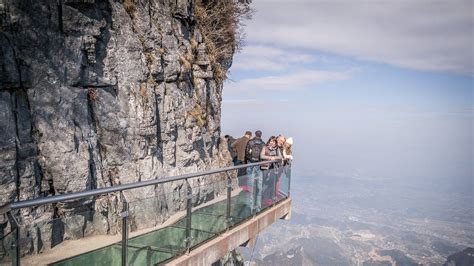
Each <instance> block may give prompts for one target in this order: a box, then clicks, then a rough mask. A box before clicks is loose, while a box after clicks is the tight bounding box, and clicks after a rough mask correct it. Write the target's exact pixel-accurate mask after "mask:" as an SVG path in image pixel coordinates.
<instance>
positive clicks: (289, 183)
mask: <svg viewBox="0 0 474 266" xmlns="http://www.w3.org/2000/svg"><path fill="white" fill-rule="evenodd" d="M287 167H288V171H287V174H286V177H287V179H288V198H289V197H290V191H291V190H290V185H291V161H288V165H287Z"/></svg>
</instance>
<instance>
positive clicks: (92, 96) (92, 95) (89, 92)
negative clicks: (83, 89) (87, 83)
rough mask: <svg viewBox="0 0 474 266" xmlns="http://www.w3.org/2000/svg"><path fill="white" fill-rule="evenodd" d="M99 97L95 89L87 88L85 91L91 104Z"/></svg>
mask: <svg viewBox="0 0 474 266" xmlns="http://www.w3.org/2000/svg"><path fill="white" fill-rule="evenodd" d="M98 98H99V95H98V94H97V90H96V88H89V89H87V99H88V100H89V101H91V102H95V101H97V99H98Z"/></svg>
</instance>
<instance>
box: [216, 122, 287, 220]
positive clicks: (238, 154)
mask: <svg viewBox="0 0 474 266" xmlns="http://www.w3.org/2000/svg"><path fill="white" fill-rule="evenodd" d="M225 138H226V139H227V143H228V145H229V150H230V152H231V155H232V157H233V162H234V165H242V164H249V163H257V162H262V161H273V160H282V161H284V163H285V164H288V163H289V162H290V161H291V160H293V155H292V147H293V138H291V137H290V138H285V136H283V135H278V136H271V137H270V138H269V139H268V140H267V141H266V142H264V141H263V140H262V131H260V130H257V131H255V137H253V138H252V132H250V131H247V132H245V134H244V136H242V137H241V138H238V139H233V138H232V137H231V136H229V135H226V136H225ZM272 168H273V164H262V165H258V166H250V167H247V168H241V169H239V172H238V176H239V177H238V178H239V186H240V187H241V188H242V190H243V191H244V192H247V193H254V195H252V196H250V197H248V198H249V201H250V206H252V208H253V209H254V210H256V211H259V210H260V209H261V206H262V198H263V199H264V200H265V199H269V200H270V201H271V200H273V199H272V198H273V197H275V194H276V193H278V187H279V181H280V180H279V179H280V175H279V174H278V173H277V174H276V175H273V176H270V175H269V173H270V172H271V170H272ZM254 188H255V189H254ZM266 192H267V193H266ZM254 197H255V199H256V200H255V201H254V200H253V199H254Z"/></svg>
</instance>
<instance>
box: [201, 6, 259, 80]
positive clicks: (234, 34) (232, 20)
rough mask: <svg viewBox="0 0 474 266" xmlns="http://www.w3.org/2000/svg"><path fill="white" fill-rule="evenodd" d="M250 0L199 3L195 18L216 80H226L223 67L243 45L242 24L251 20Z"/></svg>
mask: <svg viewBox="0 0 474 266" xmlns="http://www.w3.org/2000/svg"><path fill="white" fill-rule="evenodd" d="M250 2H251V1H249V0H198V1H196V5H195V15H196V20H197V22H198V26H199V29H200V30H201V33H202V35H203V38H204V41H205V42H206V46H207V49H208V53H209V57H210V61H211V64H212V66H213V69H214V74H215V78H216V79H217V80H219V81H223V80H225V79H226V71H225V70H224V67H223V66H222V64H223V63H224V62H226V61H227V60H230V59H231V58H232V55H233V54H234V53H235V52H237V51H239V50H240V49H241V47H242V45H243V40H244V36H245V35H244V31H243V26H244V24H243V20H244V19H250V18H251V16H252V13H253V11H252V9H251V8H250V6H249V3H250Z"/></svg>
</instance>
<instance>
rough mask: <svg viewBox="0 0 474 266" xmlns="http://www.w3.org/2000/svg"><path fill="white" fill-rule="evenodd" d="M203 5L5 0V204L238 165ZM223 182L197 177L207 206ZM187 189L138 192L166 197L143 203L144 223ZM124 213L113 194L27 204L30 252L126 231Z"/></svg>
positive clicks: (1, 172) (151, 0)
mask: <svg viewBox="0 0 474 266" xmlns="http://www.w3.org/2000/svg"><path fill="white" fill-rule="evenodd" d="M192 10H193V3H192V0H135V1H127V0H126V1H125V3H123V1H117V0H58V1H56V0H55V1H52V0H0V23H1V24H0V25H1V29H0V30H1V32H0V44H1V49H0V63H1V72H0V86H1V89H0V184H1V186H0V205H3V204H5V203H7V202H10V201H16V200H26V199H32V198H37V197H47V196H51V195H58V194H62V193H70V192H76V191H83V190H88V189H93V188H101V187H108V186H114V185H117V184H125V183H130V182H136V181H143V180H149V179H155V178H159V177H164V176H170V175H175V174H181V173H187V172H194V171H199V170H204V169H209V168H216V167H222V166H226V165H228V164H229V162H230V158H229V155H228V153H227V151H226V149H225V147H226V144H225V143H224V144H223V143H222V141H223V140H221V139H220V112H221V109H220V104H221V95H222V84H220V83H218V82H217V81H216V79H214V75H213V69H212V66H211V65H210V61H209V57H208V54H207V50H206V44H205V43H204V41H203V38H202V36H201V34H200V32H199V30H198V27H197V25H196V21H195V19H194V16H193V12H192ZM223 178H224V177H222V176H215V177H213V178H212V180H222V179H223ZM212 180H209V179H203V178H199V179H196V180H194V181H193V184H192V185H193V186H194V185H201V187H200V188H198V189H195V190H194V193H195V194H196V202H201V201H205V200H207V199H210V198H212V197H214V196H215V195H216V193H219V192H220V190H221V189H222V188H220V187H217V188H216V187H215V186H212V185H206V184H210V183H212ZM176 191H177V193H178V194H176V193H173V192H176ZM183 191H184V186H183V183H182V182H181V183H180V182H175V183H173V184H167V185H164V186H156V187H148V188H144V189H140V190H133V191H130V192H128V193H127V195H126V196H127V197H128V198H129V200H130V201H136V200H138V199H140V198H155V199H156V200H148V201H147V203H146V204H135V205H136V206H137V207H136V208H137V211H136V212H135V217H134V221H133V223H132V227H133V228H132V229H140V228H144V227H149V226H152V225H155V224H159V223H161V222H163V221H164V220H165V219H166V218H167V217H169V215H171V214H173V213H175V212H176V211H179V210H181V209H183V208H184V200H185V199H184V197H180V195H181V194H182V193H183ZM176 195H178V196H176ZM139 208H142V210H141V211H140V209H139ZM120 209H121V198H120V197H119V195H108V196H102V197H99V198H94V199H85V200H81V201H73V202H68V203H61V204H56V205H54V206H51V205H49V206H43V207H38V208H32V209H24V210H21V213H19V219H20V222H21V223H22V224H23V225H24V226H25V230H23V231H24V233H23V234H26V235H24V237H26V238H27V239H28V241H27V242H28V243H27V244H24V245H25V246H26V247H25V248H24V249H25V251H24V252H25V253H34V252H40V251H42V250H44V249H48V248H51V247H52V246H54V245H56V244H58V243H60V242H61V241H63V240H65V239H75V238H80V237H83V236H87V235H90V234H115V233H118V230H120V226H119V221H120V219H119V216H118V213H119V212H120ZM149 209H151V210H152V211H148V210H149ZM53 218H55V219H57V220H56V221H54V222H51V221H50V220H51V219H53ZM35 224H36V226H33V225H35ZM38 224H39V225H38ZM52 229H54V232H56V233H55V234H51V233H50V231H51V230H52ZM8 230H9V228H8V223H7V222H6V218H5V217H0V235H1V234H2V231H3V232H6V231H8ZM25 232H26V233H25Z"/></svg>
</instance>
